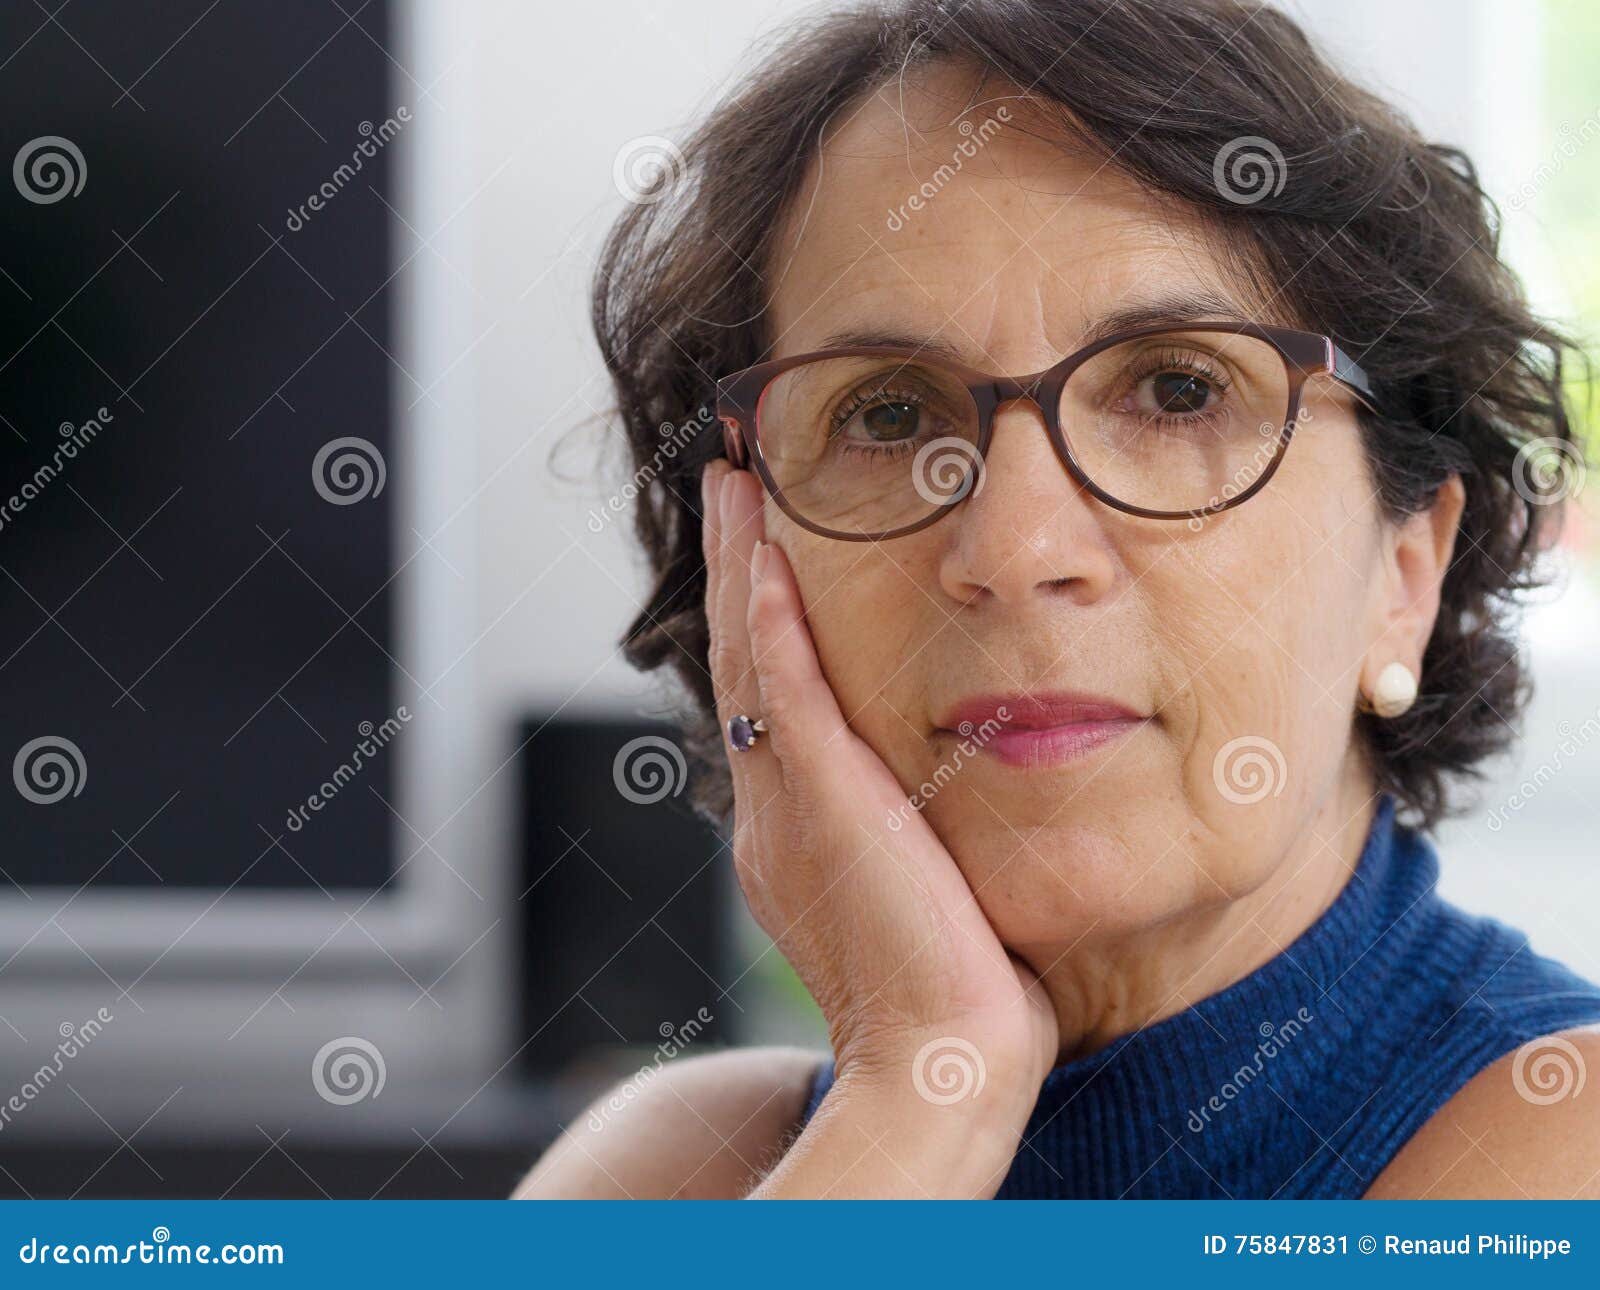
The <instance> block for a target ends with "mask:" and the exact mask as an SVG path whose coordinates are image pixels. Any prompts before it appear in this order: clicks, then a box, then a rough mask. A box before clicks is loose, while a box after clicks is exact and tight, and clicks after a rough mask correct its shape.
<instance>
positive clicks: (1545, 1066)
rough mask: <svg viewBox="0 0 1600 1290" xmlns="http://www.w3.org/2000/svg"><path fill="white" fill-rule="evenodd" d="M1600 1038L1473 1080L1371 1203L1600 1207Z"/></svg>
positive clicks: (1539, 1047)
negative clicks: (1590, 1085)
mask: <svg viewBox="0 0 1600 1290" xmlns="http://www.w3.org/2000/svg"><path fill="white" fill-rule="evenodd" d="M1595 1071H1600V1031H1595V1030H1574V1031H1567V1032H1566V1033H1564V1034H1560V1035H1554V1036H1547V1037H1545V1038H1544V1039H1537V1040H1534V1041H1533V1042H1532V1043H1531V1044H1525V1045H1523V1047H1522V1048H1520V1049H1518V1050H1517V1051H1516V1052H1513V1053H1508V1054H1506V1056H1504V1057H1502V1058H1501V1059H1500V1060H1499V1061H1497V1062H1495V1063H1494V1064H1493V1065H1491V1066H1489V1067H1487V1068H1486V1069H1484V1070H1483V1071H1481V1072H1480V1073H1479V1074H1478V1075H1476V1076H1475V1077H1474V1078H1473V1079H1471V1080H1469V1081H1468V1082H1467V1084H1466V1085H1465V1087H1463V1088H1462V1090H1461V1091H1460V1092H1459V1093H1457V1094H1456V1095H1455V1096H1454V1097H1453V1098H1451V1099H1450V1101H1449V1102H1447V1103H1446V1104H1445V1105H1444V1106H1443V1107H1442V1108H1441V1109H1440V1111H1439V1112H1438V1114H1436V1115H1435V1116H1434V1117H1433V1118H1432V1119H1431V1120H1429V1121H1428V1122H1427V1123H1426V1124H1425V1125H1423V1126H1422V1128H1421V1130H1419V1131H1418V1133H1417V1134H1416V1136H1415V1137H1413V1138H1412V1139H1411V1141H1410V1142H1408V1143H1406V1145H1405V1146H1404V1147H1402V1148H1401V1150H1400V1152H1399V1154H1398V1155H1396V1156H1395V1158H1394V1159H1393V1160H1392V1161H1390V1162H1389V1166H1388V1168H1386V1169H1385V1170H1384V1171H1383V1173H1381V1174H1380V1175H1379V1176H1378V1179H1377V1181H1376V1182H1375V1183H1373V1185H1372V1189H1371V1190H1370V1191H1369V1192H1368V1193H1367V1199H1369V1200H1392V1199H1407V1198H1420V1199H1429V1200H1445V1199H1464V1200H1488V1199H1499V1198H1505V1199H1512V1200H1528V1199H1532V1200H1597V1199H1600V1101H1597V1100H1596V1099H1595V1098H1593V1097H1580V1096H1578V1093H1579V1091H1580V1090H1582V1089H1583V1086H1584V1084H1585V1083H1587V1076H1588V1074H1589V1073H1592V1072H1595Z"/></svg>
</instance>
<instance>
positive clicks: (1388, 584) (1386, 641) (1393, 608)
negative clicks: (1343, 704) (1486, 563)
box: [1358, 475, 1467, 695]
mask: <svg viewBox="0 0 1600 1290" xmlns="http://www.w3.org/2000/svg"><path fill="white" fill-rule="evenodd" d="M1466 497H1467V494H1466V489H1465V488H1464V487H1463V486H1462V483H1461V477H1460V476H1459V475H1451V476H1450V477H1449V478H1448V479H1447V480H1445V482H1444V483H1443V484H1441V485H1440V486H1439V491H1438V492H1437V493H1436V494H1435V495H1434V499H1433V502H1432V504H1430V505H1429V506H1427V507H1426V508H1424V509H1423V510H1420V511H1418V512H1417V513H1416V514H1415V515H1410V516H1407V517H1406V518H1405V519H1404V520H1403V521H1401V522H1400V523H1399V524H1397V525H1394V526H1393V527H1392V528H1390V530H1389V532H1388V533H1387V534H1386V536H1385V545H1386V550H1385V551H1384V554H1383V562H1384V568H1385V570H1386V573H1387V576H1386V577H1385V578H1384V579H1382V581H1381V583H1380V588H1379V589H1378V590H1377V594H1378V597H1379V599H1378V602H1377V603H1376V604H1375V605H1374V612H1375V613H1376V614H1377V621H1376V623H1375V624H1374V632H1373V638H1372V645H1371V647H1370V648H1369V649H1368V650H1367V655H1366V657H1365V658H1364V659H1363V660H1362V664H1361V675H1360V677H1359V678H1358V680H1359V684H1360V687H1361V693H1362V694H1364V695H1371V694H1372V693H1373V689H1374V687H1375V686H1376V684H1377V680H1378V676H1379V674H1380V673H1381V672H1382V671H1383V669H1384V668H1386V667H1388V666H1389V664H1391V663H1403V664H1404V665H1405V666H1406V667H1407V668H1409V669H1410V671H1411V674H1412V675H1413V676H1415V677H1419V678H1420V677H1421V675H1422V655H1423V652H1424V651H1425V650H1426V649H1427V647H1428V638H1429V637H1430V636H1431V635H1432V634H1433V624H1434V620H1435V619H1436V618H1437V617H1438V616H1439V598H1440V591H1441V589H1442V588H1443V586H1444V575H1445V572H1446V570H1448V569H1449V567H1450V557H1451V555H1452V554H1453V553H1454V551H1455V546H1456V534H1457V532H1458V531H1459V529H1460V526H1461V509H1462V507H1463V506H1464V505H1465V504H1466Z"/></svg>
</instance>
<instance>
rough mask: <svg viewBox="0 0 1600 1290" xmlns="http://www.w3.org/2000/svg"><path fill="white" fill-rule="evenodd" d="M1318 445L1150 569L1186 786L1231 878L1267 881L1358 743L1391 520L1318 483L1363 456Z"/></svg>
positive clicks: (1222, 877)
mask: <svg viewBox="0 0 1600 1290" xmlns="http://www.w3.org/2000/svg"><path fill="white" fill-rule="evenodd" d="M1297 447H1298V448H1300V449H1304V448H1305V447H1306V445H1305V444H1300V445H1297ZM1304 456H1305V459H1304V460H1302V461H1300V462H1298V463H1297V464H1298V465H1300V466H1301V467H1302V469H1300V470H1298V471H1296V472H1293V473H1291V472H1290V471H1289V470H1288V469H1287V467H1288V464H1289V463H1287V462H1286V463H1285V469H1284V470H1282V471H1280V473H1279V475H1278V477H1277V478H1276V479H1275V480H1274V482H1273V486H1272V487H1270V488H1268V489H1267V490H1266V491H1265V492H1263V493H1262V494H1261V495H1260V496H1258V497H1256V498H1253V499H1252V500H1251V501H1250V502H1249V503H1247V504H1246V505H1244V506H1242V507H1240V508H1239V509H1237V510H1235V511H1230V512H1227V513H1226V514H1224V515H1222V516H1219V517H1216V518H1215V519H1213V520H1212V521H1210V522H1209V523H1208V525H1207V527H1206V528H1205V529H1204V530H1202V532H1201V533H1200V534H1199V535H1197V536H1195V537H1194V538H1193V539H1192V540H1190V541H1187V542H1182V543H1179V544H1178V548H1177V549H1176V550H1175V551H1174V552H1173V554H1172V555H1171V556H1169V558H1168V559H1167V560H1165V561H1163V562H1161V564H1160V565H1159V566H1158V567H1154V568H1152V569H1151V570H1150V571H1149V574H1148V582H1149V584H1150V592H1149V595H1150V599H1151V603H1152V604H1153V605H1155V606H1158V607H1159V609H1160V613H1159V614H1158V615H1156V617H1155V621H1156V622H1158V623H1160V624H1161V630H1162V632H1163V633H1164V636H1165V648H1164V650H1163V657H1164V660H1165V666H1167V667H1170V668H1171V669H1172V670H1173V673H1174V676H1173V677H1172V678H1169V679H1170V680H1172V681H1173V682H1174V688H1173V689H1172V691H1171V692H1172V693H1173V694H1174V696H1175V697H1174V702H1173V711H1172V714H1171V715H1172V720H1171V721H1170V723H1169V728H1170V729H1171V732H1172V734H1173V736H1174V738H1175V739H1176V740H1177V741H1178V743H1179V746H1180V750H1181V757H1182V784H1183V792H1184V794H1185V797H1186V799H1187V801H1188V805H1189V810H1190V813H1191V815H1192V817H1193V818H1194V821H1195V823H1196V824H1197V825H1198V826H1199V828H1200V830H1201V831H1202V833H1203V834H1206V835H1210V836H1212V837H1213V838H1215V839H1216V840H1217V842H1218V846H1217V849H1216V852H1215V854H1216V855H1217V856H1218V857H1219V864H1221V865H1222V867H1223V871H1222V872H1219V873H1216V874H1213V876H1214V877H1216V878H1217V879H1218V880H1219V882H1221V883H1222V884H1223V885H1224V886H1229V887H1237V888H1249V887H1251V886H1253V885H1254V884H1255V882H1257V881H1259V879H1260V878H1261V877H1262V876H1263V875H1262V874H1261V873H1259V872H1255V871H1256V870H1257V869H1259V868H1260V867H1261V865H1262V864H1264V863H1266V862H1267V858H1269V857H1270V856H1271V855H1273V854H1275V853H1276V852H1277V844H1278V843H1280V842H1282V843H1284V844H1287V842H1288V840H1289V839H1290V838H1292V837H1293V836H1294V835H1295V834H1296V832H1297V831H1298V830H1299V828H1300V827H1301V826H1302V825H1303V823H1304V821H1305V820H1306V818H1307V817H1308V816H1309V815H1310V814H1311V813H1312V812H1313V811H1314V810H1315V809H1316V807H1317V805H1318V804H1319V803H1320V802H1321V801H1322V800H1323V799H1324V798H1325V796H1326V795H1327V794H1328V792H1329V791H1330V790H1331V788H1332V787H1333V785H1334V782H1335V780H1336V778H1337V776H1338V775H1339V773H1340V771H1341V769H1342V768H1343V766H1344V763H1345V758H1346V756H1347V754H1348V751H1349V747H1350V744H1349V740H1350V733H1351V729H1352V712H1353V707H1354V702H1355V695H1356V684H1357V678H1358V674H1359V667H1360V663H1361V659H1362V656H1363V654H1364V652H1365V648H1366V632H1367V623H1368V618H1369V613H1368V609H1369V596H1370V591H1369V588H1370V586H1371V583H1372V579H1373V578H1374V577H1375V576H1376V572H1377V568H1376V566H1377V562H1376V559H1375V547H1374V544H1373V534H1374V532H1375V528H1376V523H1377V517H1376V513H1375V510H1374V509H1373V508H1372V507H1371V506H1370V505H1368V506H1365V507H1364V508H1363V507H1362V504H1361V499H1360V498H1358V497H1355V496H1354V495H1347V494H1346V491H1345V490H1342V489H1328V488H1326V487H1323V486H1321V485H1320V484H1318V483H1317V481H1318V480H1326V479H1338V478H1349V471H1350V469H1351V463H1349V462H1347V461H1343V460H1333V459H1330V454H1329V452H1328V450H1327V448H1324V450H1323V452H1322V453H1320V454H1319V453H1317V452H1314V451H1313V452H1305V454H1304ZM1279 484H1282V485H1284V486H1283V487H1281V488H1280V487H1278V485H1279ZM1230 856H1231V857H1234V859H1232V860H1227V859H1226V858H1227V857H1230ZM1229 864H1231V865H1233V866H1234V868H1235V869H1236V870H1237V872H1235V873H1233V874H1232V875H1231V876H1232V879H1233V881H1232V882H1230V881H1229V874H1228V873H1227V871H1226V870H1227V866H1228V865H1229Z"/></svg>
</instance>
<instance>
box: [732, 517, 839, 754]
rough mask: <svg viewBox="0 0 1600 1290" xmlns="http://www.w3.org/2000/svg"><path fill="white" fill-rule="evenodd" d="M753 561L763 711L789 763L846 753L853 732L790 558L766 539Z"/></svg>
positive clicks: (752, 613)
mask: <svg viewBox="0 0 1600 1290" xmlns="http://www.w3.org/2000/svg"><path fill="white" fill-rule="evenodd" d="M754 560H755V574H754V578H753V583H754V585H753V587H752V589H751V594H750V599H749V610H748V614H747V629H748V635H749V639H750V648H751V662H752V665H753V667H754V670H755V674H756V689H757V694H758V696H759V702H760V705H761V712H762V714H763V715H764V716H765V717H766V719H767V725H768V728H769V730H770V732H771V734H770V737H771V738H772V741H773V749H774V751H775V752H776V753H777V754H778V757H779V759H780V760H781V761H782V762H783V764H784V765H785V767H788V768H791V769H809V768H811V767H812V766H813V765H814V764H815V763H816V761H817V759H818V758H827V757H829V756H830V755H831V756H834V757H842V755H843V754H844V752H845V751H846V748H845V745H846V744H847V743H849V742H853V736H852V735H851V733H850V730H849V728H848V726H847V725H846V723H845V719H844V714H843V713H842V712H841V711H840V709H839V701H838V699H837V698H836V697H835V696H834V693H833V687H832V686H830V685H829V684H828V679H827V677H826V676H824V675H823V672H822V662H821V660H820V659H819V658H818V657H817V651H816V645H815V642H814V641H813V640H812V637H811V629H810V627H809V626H807V624H806V620H805V607H804V603H803V601H802V600H801V597H800V584H799V583H798V582H797V581H796V580H795V576H794V570H793V569H792V568H791V567H790V565H789V561H788V558H787V557H786V556H785V555H784V553H783V551H782V549H781V548H779V547H777V546H774V545H772V544H771V543H766V542H764V543H762V545H761V550H760V552H759V553H758V554H756V555H755V557H754Z"/></svg>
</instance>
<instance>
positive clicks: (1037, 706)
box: [938, 693, 1147, 768]
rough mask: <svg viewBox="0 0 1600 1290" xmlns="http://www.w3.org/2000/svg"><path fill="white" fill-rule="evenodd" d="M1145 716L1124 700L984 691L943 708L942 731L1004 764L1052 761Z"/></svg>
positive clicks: (1118, 733)
mask: <svg viewBox="0 0 1600 1290" xmlns="http://www.w3.org/2000/svg"><path fill="white" fill-rule="evenodd" d="M1146 720H1147V718H1145V717H1143V716H1141V715H1140V714H1139V713H1138V712H1135V711H1134V710H1133V709H1132V708H1130V707H1128V706H1127V705H1125V704H1122V703H1118V702H1116V701H1115V700H1113V699H1107V698H1104V697H1102V696H1099V695H1089V694H1077V693H1046V694H1009V695H1001V694H985V695H975V696H973V697H972V698H968V699H963V700H962V701H961V702H960V703H958V704H956V705H955V706H954V707H952V708H950V709H949V710H948V711H947V712H945V713H944V714H942V715H941V716H940V717H939V719H938V722H939V729H940V731H942V732H945V733H948V734H952V735H955V736H957V737H959V738H962V739H967V740H970V741H971V742H972V743H974V744H976V745H978V746H979V747H981V748H982V749H983V751H984V752H986V753H989V754H992V755H993V756H994V757H995V758H996V759H997V760H999V761H1000V762H1003V763H1004V764H1006V765H1008V766H1019V767H1030V768H1039V767H1045V766H1057V765H1061V764H1063V763H1065V762H1069V761H1073V760H1076V759H1077V758H1079V757H1083V756H1086V755H1088V754H1089V753H1091V752H1093V751H1095V750H1096V749H1098V748H1101V747H1104V746H1105V745H1106V744H1108V743H1111V742H1112V741H1114V740H1117V739H1120V738H1122V737H1123V736H1125V735H1128V734H1130V733H1132V732H1133V731H1135V730H1137V729H1138V728H1139V727H1140V726H1142V725H1144V723H1145V721H1146Z"/></svg>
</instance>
